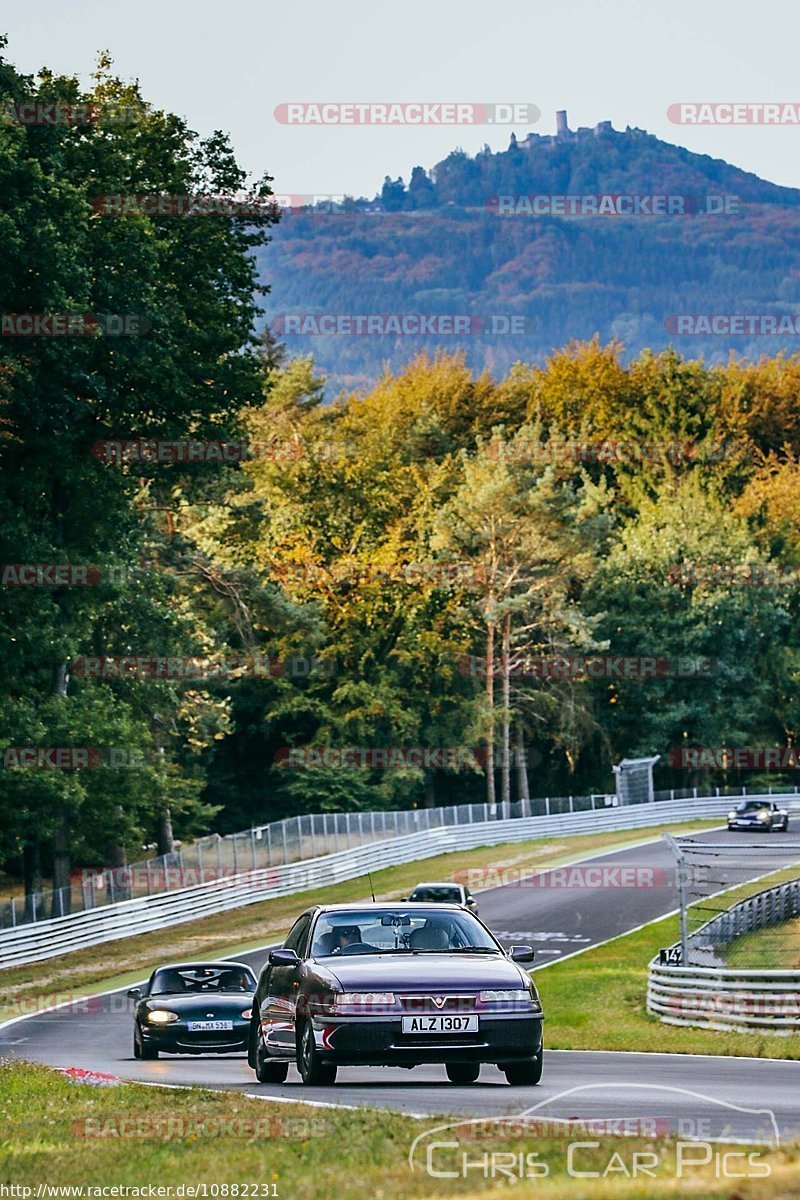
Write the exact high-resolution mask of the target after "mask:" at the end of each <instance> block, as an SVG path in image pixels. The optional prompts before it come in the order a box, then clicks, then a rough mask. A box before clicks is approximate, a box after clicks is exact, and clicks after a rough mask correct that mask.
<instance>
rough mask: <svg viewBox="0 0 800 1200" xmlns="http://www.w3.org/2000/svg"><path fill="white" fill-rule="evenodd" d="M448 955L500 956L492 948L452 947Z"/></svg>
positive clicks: (497, 951)
mask: <svg viewBox="0 0 800 1200" xmlns="http://www.w3.org/2000/svg"><path fill="white" fill-rule="evenodd" d="M450 954H500V951H499V950H496V949H495V948H494V946H453V948H452V949H451V950H450Z"/></svg>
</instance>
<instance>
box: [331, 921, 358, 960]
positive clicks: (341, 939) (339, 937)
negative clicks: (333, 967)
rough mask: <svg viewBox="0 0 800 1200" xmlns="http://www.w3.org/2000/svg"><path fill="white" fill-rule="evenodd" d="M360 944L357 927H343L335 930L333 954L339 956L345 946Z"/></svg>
mask: <svg viewBox="0 0 800 1200" xmlns="http://www.w3.org/2000/svg"><path fill="white" fill-rule="evenodd" d="M360 943H361V930H360V929H359V928H358V926H357V925H343V926H342V927H341V929H337V930H336V940H335V941H334V946H333V953H334V954H341V952H342V951H343V950H344V948H345V946H356V945H359V944H360Z"/></svg>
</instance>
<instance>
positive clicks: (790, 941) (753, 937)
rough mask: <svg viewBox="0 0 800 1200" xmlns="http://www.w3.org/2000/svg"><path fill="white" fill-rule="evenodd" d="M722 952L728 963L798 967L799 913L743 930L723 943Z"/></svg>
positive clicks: (787, 968) (770, 968)
mask: <svg viewBox="0 0 800 1200" xmlns="http://www.w3.org/2000/svg"><path fill="white" fill-rule="evenodd" d="M721 953H722V956H723V957H724V959H725V961H726V963H727V964H728V966H729V967H753V968H755V969H758V968H760V969H761V970H764V971H770V970H781V971H796V970H800V917H796V918H795V919H794V920H793V921H784V922H783V923H782V924H780V925H773V926H771V927H770V928H768V929H757V930H756V931H755V932H754V933H746V934H745V935H744V937H740V938H736V940H735V941H733V942H731V943H730V944H729V945H728V946H725V947H723V949H722V951H721Z"/></svg>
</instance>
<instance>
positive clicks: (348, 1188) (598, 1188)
mask: <svg viewBox="0 0 800 1200" xmlns="http://www.w3.org/2000/svg"><path fill="white" fill-rule="evenodd" d="M467 1096H468V1091H467V1090H464V1089H457V1088H454V1089H453V1098H454V1105H456V1104H458V1103H459V1102H461V1103H462V1104H463V1105H464V1107H466V1106H467ZM536 1098H537V1095H536V1089H532V1091H531V1101H530V1102H531V1103H534V1102H535V1100H536ZM121 1120H123V1121H124V1122H127V1124H125V1125H122V1126H120V1121H121ZM440 1123H441V1122H440V1120H438V1119H436V1118H426V1119H425V1120H423V1121H420V1120H414V1119H413V1118H411V1117H405V1116H402V1115H400V1114H397V1113H391V1114H388V1113H386V1112H379V1111H375V1110H370V1109H357V1110H353V1111H347V1110H342V1109H337V1110H333V1109H320V1108H310V1107H307V1106H305V1105H302V1104H272V1103H270V1102H268V1101H260V1100H256V1099H250V1098H248V1097H247V1096H243V1095H242V1094H241V1093H237V1092H222V1091H219V1092H212V1091H206V1090H202V1089H195V1088H192V1089H179V1090H163V1089H161V1088H149V1087H145V1086H142V1085H139V1084H124V1085H121V1086H118V1087H104V1088H97V1087H86V1086H79V1085H77V1084H75V1083H73V1082H71V1081H69V1080H68V1079H67V1078H65V1077H64V1076H63V1075H61V1074H59V1073H58V1072H55V1071H51V1070H48V1069H47V1068H44V1067H37V1066H32V1065H29V1064H18V1063H15V1064H13V1065H12V1064H4V1065H0V1182H3V1183H6V1184H15V1185H17V1187H20V1186H23V1187H29V1188H32V1189H34V1194H35V1189H36V1187H37V1186H38V1185H39V1184H50V1185H55V1186H58V1185H61V1186H70V1185H84V1186H86V1185H90V1186H92V1187H104V1186H114V1185H122V1186H127V1187H138V1188H141V1187H144V1188H145V1189H146V1188H147V1185H148V1184H153V1185H158V1186H162V1187H171V1188H176V1187H177V1186H179V1185H181V1184H183V1185H195V1186H196V1185H198V1184H206V1185H209V1186H210V1185H213V1184H217V1185H224V1184H228V1185H231V1184H239V1185H242V1184H249V1185H251V1187H252V1185H253V1184H259V1185H269V1186H270V1188H271V1186H272V1185H273V1184H274V1185H275V1190H276V1192H277V1195H278V1197H279V1198H280V1200H319V1198H320V1197H328V1196H331V1197H336V1200H440V1198H441V1200H445V1198H446V1197H459V1198H462V1200H470V1198H471V1197H481V1198H482V1200H501V1198H505V1197H507V1196H509V1194H511V1195H520V1196H532V1195H535V1196H537V1197H542V1198H543V1200H563V1198H564V1197H566V1196H568V1197H570V1200H573V1198H574V1200H585V1198H591V1200H593V1198H595V1197H597V1198H598V1200H601V1198H605V1197H613V1198H624V1200H645V1198H647V1200H677V1197H679V1196H687V1195H690V1196H696V1197H698V1200H723V1198H725V1200H733V1198H734V1197H736V1198H738V1200H766V1198H767V1197H776V1196H780V1197H786V1198H787V1200H788V1198H789V1197H800V1150H798V1148H796V1147H795V1148H785V1149H782V1150H778V1151H769V1150H767V1149H766V1148H757V1149H756V1148H754V1153H757V1154H758V1155H759V1162H760V1163H766V1164H768V1166H769V1168H770V1176H769V1177H768V1178H765V1179H763V1180H751V1181H745V1180H740V1179H737V1180H735V1181H728V1182H726V1181H724V1180H717V1179H716V1178H715V1176H714V1173H713V1169H712V1167H706V1168H698V1169H697V1170H695V1171H692V1172H691V1174H690V1175H689V1177H688V1178H684V1179H680V1180H679V1179H676V1177H675V1174H676V1173H675V1155H676V1144H675V1142H674V1141H671V1140H666V1139H647V1140H646V1141H645V1140H643V1139H642V1138H620V1137H611V1136H602V1135H601V1136H594V1137H592V1140H594V1141H598V1142H599V1143H600V1145H599V1146H598V1147H597V1148H596V1149H587V1148H584V1149H581V1150H580V1151H579V1152H578V1157H577V1159H576V1166H578V1167H579V1168H580V1169H581V1170H585V1171H591V1170H595V1171H599V1172H602V1171H603V1170H604V1169H605V1168H606V1167H607V1165H608V1164H609V1162H610V1161H611V1160H612V1156H613V1155H614V1154H615V1153H616V1154H617V1155H618V1156H619V1158H618V1159H617V1160H615V1162H616V1163H619V1162H620V1161H622V1162H624V1163H626V1164H627V1165H628V1167H629V1168H630V1165H631V1164H632V1161H633V1154H634V1152H640V1153H642V1152H647V1153H650V1154H655V1155H657V1156H658V1158H657V1160H655V1161H656V1164H657V1165H656V1166H655V1174H656V1178H652V1179H651V1178H647V1177H645V1178H643V1179H642V1178H641V1177H640V1178H639V1179H638V1180H635V1181H634V1180H632V1179H631V1180H626V1179H625V1178H621V1179H620V1178H619V1174H620V1170H619V1166H617V1170H616V1172H614V1173H612V1175H611V1176H610V1178H609V1179H607V1180H605V1181H604V1180H602V1179H598V1180H584V1179H581V1180H577V1179H575V1178H572V1177H570V1176H569V1175H568V1174H567V1173H566V1161H567V1139H564V1138H561V1139H556V1138H553V1137H549V1136H531V1135H530V1134H526V1135H525V1136H515V1137H509V1136H508V1130H506V1131H503V1133H502V1134H501V1135H500V1136H498V1135H497V1133H496V1132H495V1134H494V1136H492V1137H490V1138H489V1137H484V1138H481V1139H475V1138H472V1139H470V1140H466V1141H464V1142H463V1143H462V1145H461V1147H459V1149H458V1150H456V1151H451V1152H445V1151H440V1152H437V1154H436V1157H434V1159H433V1165H434V1167H435V1168H438V1169H440V1170H441V1169H442V1168H444V1169H451V1168H453V1167H456V1168H458V1167H460V1165H461V1158H460V1155H461V1153H462V1150H463V1151H464V1152H466V1154H467V1155H468V1156H469V1159H470V1160H471V1161H475V1160H476V1159H478V1158H479V1157H481V1156H482V1155H483V1154H484V1153H487V1154H491V1153H493V1152H494V1153H497V1152H501V1151H506V1152H507V1153H509V1154H513V1155H514V1156H518V1155H519V1154H520V1153H522V1154H523V1155H524V1154H527V1153H532V1154H533V1153H535V1154H537V1155H538V1156H539V1157H538V1159H537V1160H536V1161H538V1162H540V1163H544V1164H546V1166H547V1168H548V1172H549V1173H548V1175H547V1177H546V1178H535V1179H528V1180H523V1181H522V1182H517V1183H516V1186H512V1187H511V1191H509V1188H510V1186H511V1184H510V1181H509V1180H508V1179H507V1178H504V1177H502V1176H500V1177H499V1178H495V1179H491V1178H489V1179H484V1178H483V1174H482V1173H481V1172H478V1171H476V1170H474V1169H473V1170H471V1171H467V1172H466V1178H464V1177H463V1173H461V1172H459V1177H457V1178H455V1179H451V1178H447V1179H441V1178H434V1177H432V1176H431V1175H429V1174H428V1173H427V1172H426V1171H425V1169H424V1163H425V1159H424V1156H423V1157H422V1158H421V1159H419V1160H417V1161H419V1162H420V1167H418V1168H417V1169H416V1170H415V1171H413V1172H412V1171H411V1169H410V1167H409V1162H408V1155H409V1150H410V1148H411V1144H412V1142H413V1140H414V1138H415V1137H417V1135H418V1134H420V1133H423V1132H425V1131H432V1130H433V1129H435V1128H436V1127H437V1126H438V1125H439V1124H440ZM115 1130H116V1131H117V1132H116V1133H115V1132H113V1131H115ZM87 1133H88V1135H89V1136H87ZM445 1137H447V1138H448V1140H449V1139H451V1138H452V1137H453V1134H452V1133H448V1134H446V1135H445ZM573 1140H576V1141H583V1140H587V1135H586V1134H581V1133H577V1134H575V1135H574V1138H573ZM714 1149H715V1150H718V1151H721V1150H723V1149H724V1147H721V1146H715V1147H714ZM490 1161H498V1160H496V1159H495V1160H490ZM505 1161H506V1162H509V1159H506V1160H505ZM510 1161H511V1162H514V1163H516V1162H517V1161H518V1159H516V1158H512V1159H511V1160H510ZM523 1162H524V1159H523ZM740 1163H741V1160H738V1162H737V1166H739V1165H740ZM612 1171H613V1168H612ZM7 1194H10V1193H7ZM145 1194H146V1192H145ZM230 1194H231V1193H229V1195H230ZM239 1194H240V1195H241V1194H242V1193H241V1192H240V1193H239ZM259 1194H264V1193H263V1192H261V1193H259ZM174 1195H175V1193H173V1196H174ZM250 1195H251V1196H252V1195H253V1192H252V1191H251V1192H250Z"/></svg>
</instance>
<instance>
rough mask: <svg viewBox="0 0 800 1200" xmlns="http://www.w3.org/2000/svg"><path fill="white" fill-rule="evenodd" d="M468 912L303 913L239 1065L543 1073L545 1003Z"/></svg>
mask: <svg viewBox="0 0 800 1200" xmlns="http://www.w3.org/2000/svg"><path fill="white" fill-rule="evenodd" d="M533 958H534V952H533V950H532V949H531V947H530V946H512V947H511V949H510V950H509V951H508V952H506V951H505V950H504V949H503V947H502V946H501V945H500V943H499V942H498V941H497V939H496V938H495V937H494V935H493V934H492V933H490V932H489V930H488V929H487V928H486V926H485V925H483V924H482V923H481V922H480V921H479V920H478V919H477V918H476V917H474V916H473V915H472V913H470V912H467V911H466V910H465V909H464V908H463V907H460V906H458V905H454V904H436V905H431V904H417V903H411V902H408V901H400V902H396V903H393V904H392V903H374V904H371V905H369V904H365V905H360V906H358V907H356V906H353V905H325V906H315V907H314V908H309V909H308V910H307V911H306V912H304V913H303V914H302V916H300V917H298V919H297V921H296V922H295V923H294V925H293V926H292V929H291V930H290V932H289V935H288V937H287V939H286V941H285V942H284V945H283V947H282V949H280V950H272V951H271V952H270V955H269V958H268V960H267V964H266V966H265V967H264V968H263V970H262V972H261V977H260V979H259V981H258V987H257V989H256V994H255V997H254V1000H253V1017H252V1021H251V1024H250V1044H249V1049H248V1062H249V1063H250V1066H251V1067H252V1068H253V1069H254V1070H255V1072H256V1076H257V1078H258V1080H259V1082H261V1083H283V1081H284V1080H285V1079H286V1076H287V1073H288V1070H289V1064H290V1063H291V1062H296V1064H297V1067H298V1069H299V1071H300V1075H301V1077H302V1079H303V1082H304V1083H306V1084H310V1085H314V1084H316V1085H321V1084H322V1085H325V1084H332V1083H333V1082H334V1081H335V1079H336V1071H337V1068H338V1067H339V1066H395V1067H398V1066H399V1067H415V1066H419V1065H420V1064H422V1063H443V1064H444V1066H445V1068H446V1071H447V1075H448V1078H449V1079H450V1081H451V1082H452V1083H465V1084H466V1083H474V1082H475V1080H476V1079H477V1078H478V1075H479V1072H480V1068H481V1063H496V1064H497V1065H498V1066H499V1067H500V1068H501V1070H503V1071H504V1072H505V1075H506V1078H507V1080H508V1082H509V1083H512V1084H536V1083H538V1082H539V1080H540V1078H541V1074H542V1058H543V1050H542V1006H541V1003H540V1001H539V995H538V993H537V990H536V985H535V984H534V982H533V980H532V978H531V976H530V975H529V973H528V972H527V971H526V970H524V969H523V964H529V963H531V962H532V961H533Z"/></svg>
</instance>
